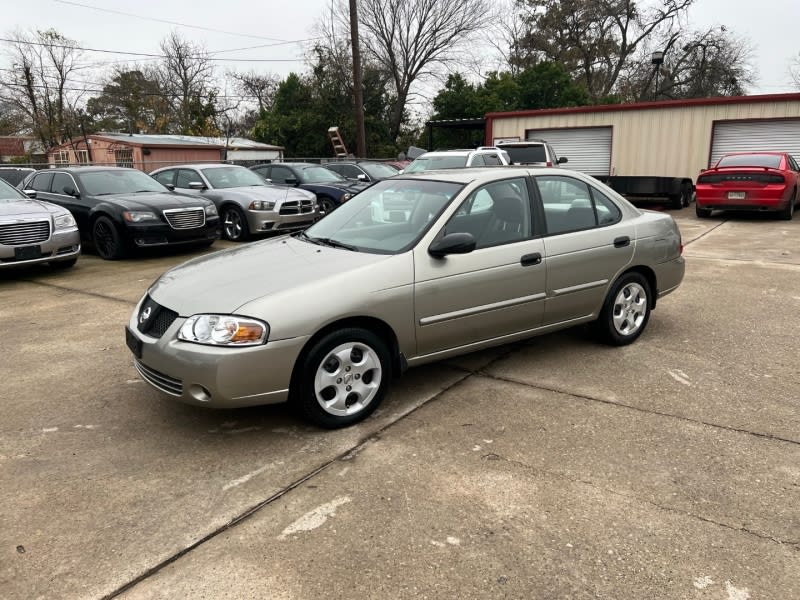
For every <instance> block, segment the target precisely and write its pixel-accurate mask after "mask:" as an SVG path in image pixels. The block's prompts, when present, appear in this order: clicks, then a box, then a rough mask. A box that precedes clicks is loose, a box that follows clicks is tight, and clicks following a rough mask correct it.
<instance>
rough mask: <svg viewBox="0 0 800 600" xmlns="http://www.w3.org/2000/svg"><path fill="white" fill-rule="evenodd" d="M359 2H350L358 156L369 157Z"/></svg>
mask: <svg viewBox="0 0 800 600" xmlns="http://www.w3.org/2000/svg"><path fill="white" fill-rule="evenodd" d="M356 2H357V0H350V41H351V43H352V44H353V101H354V103H355V108H356V156H357V157H359V158H366V157H367V134H366V132H365V131H364V95H363V90H362V87H361V52H360V50H359V49H358V8H357V6H356Z"/></svg>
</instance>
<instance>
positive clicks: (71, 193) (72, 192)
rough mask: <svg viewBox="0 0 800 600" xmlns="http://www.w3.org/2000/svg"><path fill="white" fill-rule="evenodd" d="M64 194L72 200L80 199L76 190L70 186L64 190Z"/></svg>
mask: <svg viewBox="0 0 800 600" xmlns="http://www.w3.org/2000/svg"><path fill="white" fill-rule="evenodd" d="M64 193H65V194H66V195H67V196H72V197H73V198H80V197H81V193H80V192H79V191H78V190H76V189H75V188H74V187H72V186H71V185H69V186H67V187H65V188H64Z"/></svg>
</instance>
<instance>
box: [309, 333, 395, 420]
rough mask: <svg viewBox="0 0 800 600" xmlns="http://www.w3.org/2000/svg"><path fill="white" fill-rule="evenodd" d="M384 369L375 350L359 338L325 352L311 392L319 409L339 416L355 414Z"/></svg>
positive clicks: (369, 397)
mask: <svg viewBox="0 0 800 600" xmlns="http://www.w3.org/2000/svg"><path fill="white" fill-rule="evenodd" d="M382 377H383V371H382V368H381V361H380V358H379V356H378V353H377V352H376V351H375V350H374V349H372V348H371V347H369V346H368V345H367V344H364V343H361V342H347V343H345V344H341V345H339V346H336V347H335V348H333V349H332V350H331V351H330V352H328V353H327V354H326V355H325V357H324V358H323V359H322V361H321V362H320V364H319V366H318V367H317V371H316V373H315V375H314V395H315V397H316V399H317V402H318V403H319V405H320V407H321V408H322V410H324V411H325V412H327V413H329V414H331V415H335V416H338V417H341V416H348V415H353V414H356V413H358V412H360V411H362V410H364V408H366V406H367V405H368V404H369V403H370V402H371V401H372V400H373V399H374V398H375V395H376V394H377V393H378V390H379V389H380V386H381V379H382Z"/></svg>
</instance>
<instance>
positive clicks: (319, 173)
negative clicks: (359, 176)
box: [300, 167, 347, 183]
mask: <svg viewBox="0 0 800 600" xmlns="http://www.w3.org/2000/svg"><path fill="white" fill-rule="evenodd" d="M300 177H302V179H303V180H302V183H327V182H333V181H347V179H345V178H344V177H342V176H341V175H339V174H338V173H334V172H333V171H331V170H330V169H326V168H325V167H306V168H304V169H300Z"/></svg>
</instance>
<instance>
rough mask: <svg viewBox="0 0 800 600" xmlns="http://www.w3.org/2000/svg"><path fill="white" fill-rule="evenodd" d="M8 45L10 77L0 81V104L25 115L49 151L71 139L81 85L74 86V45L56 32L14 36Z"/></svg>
mask: <svg viewBox="0 0 800 600" xmlns="http://www.w3.org/2000/svg"><path fill="white" fill-rule="evenodd" d="M12 40H13V41H11V42H9V43H8V45H7V54H8V56H9V58H10V60H11V63H12V68H11V70H10V74H9V75H8V76H7V77H4V78H3V80H2V82H0V101H2V102H4V103H6V104H7V105H8V106H10V107H11V108H12V109H13V110H15V111H17V112H18V113H20V114H22V115H24V116H25V118H26V120H27V122H28V126H29V127H30V129H31V131H32V133H33V135H34V136H36V137H37V138H38V139H39V141H41V143H42V144H43V145H44V146H45V147H46V148H50V147H52V146H56V145H58V144H60V143H62V142H63V141H64V140H67V139H71V138H72V135H73V133H74V128H75V119H74V117H75V108H76V106H77V103H78V102H79V100H80V97H81V95H82V94H81V92H80V85H79V84H73V83H71V81H72V80H73V79H74V74H75V70H76V66H77V65H76V63H77V60H78V58H79V57H80V51H79V50H78V49H77V48H76V46H77V43H76V42H74V41H73V40H69V39H67V38H65V37H64V36H62V35H61V34H60V33H58V32H57V31H55V30H52V29H50V30H47V31H37V32H35V33H32V34H25V33H15V34H13V35H12Z"/></svg>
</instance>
